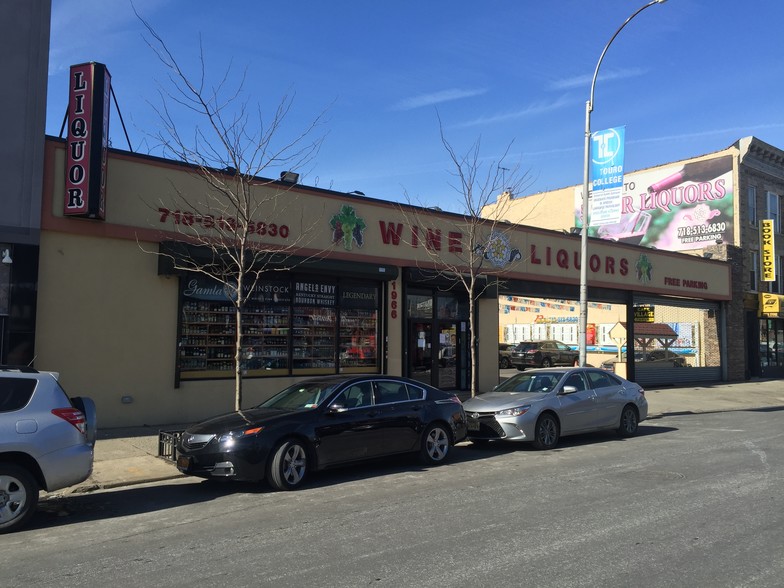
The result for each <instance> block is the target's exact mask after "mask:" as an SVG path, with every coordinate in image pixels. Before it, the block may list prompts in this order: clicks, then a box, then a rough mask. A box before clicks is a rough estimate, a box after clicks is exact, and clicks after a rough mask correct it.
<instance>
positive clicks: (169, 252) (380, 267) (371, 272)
mask: <svg viewBox="0 0 784 588" xmlns="http://www.w3.org/2000/svg"><path fill="white" fill-rule="evenodd" d="M158 252H159V255H158V275H159V276H172V275H180V274H187V273H189V272H188V271H187V270H183V269H179V268H180V267H182V266H185V267H194V266H196V265H203V266H205V267H207V266H211V265H215V264H216V263H217V262H218V260H217V259H216V251H215V250H213V249H212V248H211V247H207V246H205V245H192V244H189V243H183V242H181V241H162V242H161V243H160V245H159V248H158ZM276 255H277V254H270V257H268V258H265V259H263V260H262V261H261V263H264V264H268V265H269V268H270V269H271V270H272V269H274V270H276V271H280V270H286V269H288V270H290V271H292V272H295V273H297V272H301V273H308V274H322V275H323V274H326V275H332V276H341V277H348V278H357V279H364V280H367V279H375V280H382V281H389V280H394V279H396V278H397V277H398V273H399V270H398V268H397V266H394V265H386V264H379V263H367V262H362V261H344V260H340V259H330V258H319V259H313V258H308V257H304V256H296V255H277V257H276ZM177 261H182V262H185V263H175V262H177Z"/></svg>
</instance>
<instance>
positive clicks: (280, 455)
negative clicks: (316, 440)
mask: <svg viewBox="0 0 784 588" xmlns="http://www.w3.org/2000/svg"><path fill="white" fill-rule="evenodd" d="M307 471H308V452H307V448H306V447H305V445H304V444H303V443H302V442H301V441H297V440H296V439H289V440H287V441H284V442H283V443H281V444H280V445H278V446H277V448H276V449H275V451H274V452H273V453H272V459H271V460H270V463H269V468H268V470H267V483H268V484H269V485H270V486H272V487H273V488H274V489H275V490H294V489H296V488H298V487H299V486H301V485H302V482H303V481H304V480H305V474H306V473H307Z"/></svg>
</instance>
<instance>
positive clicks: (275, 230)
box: [158, 207, 289, 239]
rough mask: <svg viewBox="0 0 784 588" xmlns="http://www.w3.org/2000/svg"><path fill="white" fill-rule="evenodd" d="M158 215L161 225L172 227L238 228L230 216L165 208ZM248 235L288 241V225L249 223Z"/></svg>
mask: <svg viewBox="0 0 784 588" xmlns="http://www.w3.org/2000/svg"><path fill="white" fill-rule="evenodd" d="M158 212H159V213H160V218H159V221H160V222H162V223H168V222H171V223H173V224H174V225H180V226H186V227H191V226H194V225H199V226H201V227H203V228H205V229H213V228H217V229H218V230H221V231H236V230H237V229H238V227H239V228H240V229H241V228H242V227H240V226H239V225H238V224H237V219H236V218H233V217H230V216H219V217H217V218H216V217H215V216H213V215H211V214H198V213H195V212H192V211H188V210H170V209H168V208H165V207H160V208H158ZM248 233H249V234H255V235H260V236H267V237H280V238H281V239H288V237H289V227H288V225H279V224H276V223H267V222H263V221H253V220H251V221H249V222H248Z"/></svg>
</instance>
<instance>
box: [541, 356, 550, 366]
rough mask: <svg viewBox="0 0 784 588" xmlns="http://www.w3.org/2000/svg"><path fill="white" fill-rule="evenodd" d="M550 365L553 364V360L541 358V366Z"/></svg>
mask: <svg viewBox="0 0 784 588" xmlns="http://www.w3.org/2000/svg"><path fill="white" fill-rule="evenodd" d="M551 365H553V362H552V361H551V360H550V358H549V357H545V358H544V359H543V360H542V367H550V366H551Z"/></svg>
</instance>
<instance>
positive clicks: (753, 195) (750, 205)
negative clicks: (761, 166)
mask: <svg viewBox="0 0 784 588" xmlns="http://www.w3.org/2000/svg"><path fill="white" fill-rule="evenodd" d="M746 205H747V206H746V208H747V211H748V217H749V224H750V225H751V226H753V227H756V226H758V225H759V219H758V218H757V186H749V187H748V188H747V192H746Z"/></svg>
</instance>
